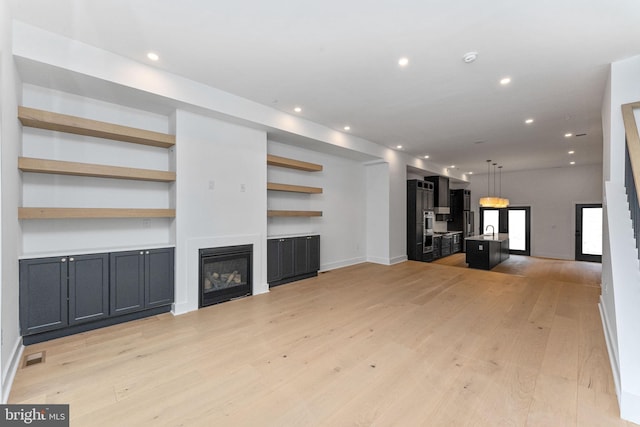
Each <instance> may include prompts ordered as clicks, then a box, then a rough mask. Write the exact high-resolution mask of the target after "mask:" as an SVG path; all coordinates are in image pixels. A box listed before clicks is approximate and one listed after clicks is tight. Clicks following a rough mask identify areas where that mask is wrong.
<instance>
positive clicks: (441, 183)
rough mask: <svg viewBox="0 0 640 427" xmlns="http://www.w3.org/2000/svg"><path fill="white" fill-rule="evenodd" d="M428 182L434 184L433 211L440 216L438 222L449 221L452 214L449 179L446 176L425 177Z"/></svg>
mask: <svg viewBox="0 0 640 427" xmlns="http://www.w3.org/2000/svg"><path fill="white" fill-rule="evenodd" d="M424 179H425V180H426V181H429V182H432V183H433V206H434V207H433V211H434V213H435V214H436V215H440V218H437V217H436V219H437V220H444V221H446V220H447V219H448V215H450V214H451V209H450V208H449V178H447V177H445V176H425V177H424Z"/></svg>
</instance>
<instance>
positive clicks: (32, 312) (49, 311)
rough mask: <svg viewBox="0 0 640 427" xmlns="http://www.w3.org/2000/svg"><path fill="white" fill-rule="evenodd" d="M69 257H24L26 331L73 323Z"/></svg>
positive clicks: (22, 298) (22, 289)
mask: <svg viewBox="0 0 640 427" xmlns="http://www.w3.org/2000/svg"><path fill="white" fill-rule="evenodd" d="M66 261H67V259H66V257H54V258H40V259H26V260H21V261H20V329H21V331H22V335H28V334H35V333H38V332H45V331H50V330H53V329H59V328H63V327H65V326H67V325H68V323H69V316H68V304H67V302H68V301H67V264H66Z"/></svg>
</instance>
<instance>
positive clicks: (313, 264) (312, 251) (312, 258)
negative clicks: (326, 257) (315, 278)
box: [307, 236, 320, 273]
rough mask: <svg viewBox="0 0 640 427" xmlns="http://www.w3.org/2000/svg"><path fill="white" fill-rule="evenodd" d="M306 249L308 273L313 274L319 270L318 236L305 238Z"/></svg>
mask: <svg viewBox="0 0 640 427" xmlns="http://www.w3.org/2000/svg"><path fill="white" fill-rule="evenodd" d="M307 249H308V256H309V262H308V270H307V271H308V272H309V273H311V272H314V271H318V270H320V236H309V237H307Z"/></svg>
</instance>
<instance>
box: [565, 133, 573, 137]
mask: <svg viewBox="0 0 640 427" xmlns="http://www.w3.org/2000/svg"><path fill="white" fill-rule="evenodd" d="M572 136H573V134H572V133H565V134H564V137H565V138H571V137H572Z"/></svg>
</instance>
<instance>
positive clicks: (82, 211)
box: [18, 208, 176, 219]
mask: <svg viewBox="0 0 640 427" xmlns="http://www.w3.org/2000/svg"><path fill="white" fill-rule="evenodd" d="M175 216H176V210H175V209H122V208H18V219H68V218H175Z"/></svg>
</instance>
